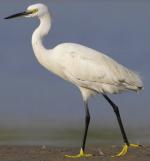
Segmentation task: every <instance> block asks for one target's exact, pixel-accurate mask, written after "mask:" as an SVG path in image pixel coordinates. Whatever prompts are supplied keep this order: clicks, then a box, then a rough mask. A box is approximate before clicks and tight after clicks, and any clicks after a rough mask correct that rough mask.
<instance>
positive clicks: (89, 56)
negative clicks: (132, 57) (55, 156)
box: [5, 4, 143, 158]
mask: <svg viewBox="0 0 150 161" xmlns="http://www.w3.org/2000/svg"><path fill="white" fill-rule="evenodd" d="M19 16H24V17H38V18H39V20H40V25H39V26H38V28H37V29H36V30H35V31H34V32H33V35H32V46H33V51H34V54H35V56H36V58H37V60H38V62H39V63H40V64H41V65H42V66H44V67H45V68H46V69H48V70H49V71H51V72H52V73H54V74H56V75H58V76H59V77H61V78H63V79H64V80H66V81H69V82H71V83H72V84H74V85H75V86H77V87H78V88H79V90H80V91H81V94H82V97H83V101H84V106H85V113H86V115H85V129H84V135H83V141H82V146H81V150H80V153H79V154H78V155H75V156H70V155H66V157H73V158H76V157H88V156H91V154H86V153H85V143H86V137H87V132H88V126H89V122H90V113H89V109H88V99H89V97H90V96H92V95H96V94H102V96H104V98H105V99H106V100H107V101H108V102H109V104H110V105H111V106H112V108H113V110H114V112H115V114H116V117H117V120H118V123H119V127H120V130H121V134H122V137H123V141H124V146H123V149H122V151H121V152H120V153H118V154H117V155H116V156H122V155H125V154H126V152H127V151H128V147H130V146H131V147H139V146H140V145H136V144H130V143H129V141H128V138H127V135H126V133H125V130H124V127H123V124H122V121H121V117H120V113H119V109H118V107H117V106H116V105H115V104H114V103H113V102H112V101H111V100H110V98H109V97H108V96H107V95H106V94H107V93H111V94H117V93H120V92H124V91H129V90H131V91H136V92H137V91H139V90H141V89H142V88H143V83H142V81H141V78H140V76H139V75H138V74H137V73H135V72H133V71H132V70H129V69H127V68H126V67H124V66H123V65H121V64H119V63H117V62H116V61H115V60H113V59H112V58H110V57H108V56H106V55H104V54H103V53H101V52H98V51H96V50H93V49H91V48H88V47H86V46H83V45H80V44H75V43H63V44H59V45H57V46H56V47H54V48H53V49H46V48H45V47H44V46H43V41H42V40H43V38H44V36H46V35H47V34H48V32H49V30H50V28H51V15H50V13H49V11H48V8H47V6H46V5H44V4H34V5H31V6H29V7H28V8H27V10H26V11H25V12H22V13H18V14H15V15H12V16H9V17H6V18H5V19H10V18H15V17H19Z"/></svg>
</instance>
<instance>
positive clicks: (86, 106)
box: [82, 101, 90, 151]
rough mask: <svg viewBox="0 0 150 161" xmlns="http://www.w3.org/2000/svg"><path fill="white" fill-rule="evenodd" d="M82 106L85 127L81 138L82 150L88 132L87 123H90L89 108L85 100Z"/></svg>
mask: <svg viewBox="0 0 150 161" xmlns="http://www.w3.org/2000/svg"><path fill="white" fill-rule="evenodd" d="M84 107H85V129H84V135H83V140H82V149H83V151H84V149H85V143H86V138H87V132H88V127H89V123H90V113H89V108H88V103H87V101H84Z"/></svg>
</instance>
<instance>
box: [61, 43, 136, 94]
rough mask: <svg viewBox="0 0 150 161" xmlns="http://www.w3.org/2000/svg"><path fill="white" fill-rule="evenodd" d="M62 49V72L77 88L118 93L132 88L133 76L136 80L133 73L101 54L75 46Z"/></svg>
mask: <svg viewBox="0 0 150 161" xmlns="http://www.w3.org/2000/svg"><path fill="white" fill-rule="evenodd" d="M63 49H65V50H64V52H63V56H62V55H61V56H60V57H62V61H63V63H62V64H63V69H64V71H63V72H64V74H65V76H66V77H67V79H68V80H69V81H71V82H73V83H74V84H76V85H78V86H81V87H85V88H89V89H93V90H95V91H98V92H103V91H104V88H105V90H106V91H108V92H111V93H115V92H116V93H118V92H119V91H123V90H124V89H125V87H127V86H134V83H135V82H134V79H133V76H134V78H135V77H137V79H138V76H137V75H136V74H135V73H134V72H132V71H130V70H128V69H127V68H125V67H124V66H122V65H120V64H119V63H117V62H116V61H114V60H113V59H111V58H110V57H108V56H106V55H104V54H103V53H100V52H97V51H95V50H93V49H90V48H87V47H84V46H81V45H76V44H75V45H74V44H71V45H69V46H66V48H65V47H64V46H63ZM106 88H108V89H106ZM110 88H111V89H110ZM112 88H113V89H112Z"/></svg>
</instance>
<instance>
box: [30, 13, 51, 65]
mask: <svg viewBox="0 0 150 161" xmlns="http://www.w3.org/2000/svg"><path fill="white" fill-rule="evenodd" d="M39 19H40V25H39V27H38V28H37V29H36V30H35V31H34V32H33V35H32V47H33V51H34V53H35V56H36V58H37V60H38V61H39V63H40V64H41V65H43V66H45V67H46V64H47V56H48V54H47V53H48V52H50V50H48V49H46V48H45V47H44V46H43V42H42V40H43V38H44V36H45V35H47V34H48V32H49V30H50V27H51V18H50V15H49V14H48V13H47V14H45V15H43V16H41V17H40V18H39Z"/></svg>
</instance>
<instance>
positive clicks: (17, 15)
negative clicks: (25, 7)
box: [4, 11, 33, 19]
mask: <svg viewBox="0 0 150 161" xmlns="http://www.w3.org/2000/svg"><path fill="white" fill-rule="evenodd" d="M32 13H33V11H25V12H20V13H17V14H14V15H11V16H8V17H5V18H4V19H11V18H16V17H21V16H26V15H29V14H32Z"/></svg>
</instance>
